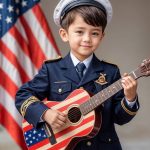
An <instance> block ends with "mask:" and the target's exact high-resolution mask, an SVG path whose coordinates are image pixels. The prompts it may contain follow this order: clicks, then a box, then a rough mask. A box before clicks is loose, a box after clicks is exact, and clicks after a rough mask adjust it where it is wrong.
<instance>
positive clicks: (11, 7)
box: [7, 5, 14, 13]
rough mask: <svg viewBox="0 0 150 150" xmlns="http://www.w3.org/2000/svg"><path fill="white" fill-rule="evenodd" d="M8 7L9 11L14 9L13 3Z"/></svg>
mask: <svg viewBox="0 0 150 150" xmlns="http://www.w3.org/2000/svg"><path fill="white" fill-rule="evenodd" d="M7 9H8V11H9V12H10V13H11V12H13V11H14V7H13V6H11V5H9V6H8V8H7Z"/></svg>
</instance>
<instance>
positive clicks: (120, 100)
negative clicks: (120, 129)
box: [112, 69, 139, 125]
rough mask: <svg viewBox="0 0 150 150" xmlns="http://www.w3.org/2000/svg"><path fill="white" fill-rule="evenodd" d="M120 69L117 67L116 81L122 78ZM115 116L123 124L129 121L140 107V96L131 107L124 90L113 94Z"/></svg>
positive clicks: (116, 121)
mask: <svg viewBox="0 0 150 150" xmlns="http://www.w3.org/2000/svg"><path fill="white" fill-rule="evenodd" d="M120 78H121V76H120V71H119V69H117V71H116V73H115V76H114V82H115V81H117V80H118V79H120ZM112 100H113V107H114V109H113V110H114V112H113V117H114V122H115V123H117V124H119V125H123V124H125V123H128V122H129V121H130V120H131V119H132V118H133V117H134V116H135V115H136V113H137V111H138V109H139V102H138V97H137V99H136V103H135V104H134V106H133V107H130V106H129V105H128V103H127V101H126V99H125V97H124V92H123V90H121V91H120V92H118V93H117V94H116V95H114V96H113V98H112Z"/></svg>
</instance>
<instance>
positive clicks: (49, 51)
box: [24, 10, 57, 59]
mask: <svg viewBox="0 0 150 150" xmlns="http://www.w3.org/2000/svg"><path fill="white" fill-rule="evenodd" d="M24 17H25V19H26V22H27V23H28V25H29V26H30V28H31V30H32V32H33V34H34V36H35V38H37V41H39V45H40V47H41V49H42V51H43V53H44V54H45V56H46V57H47V58H52V59H53V58H56V57H57V53H56V50H55V49H54V47H53V46H52V44H51V42H50V41H48V40H47V36H46V35H45V32H44V31H43V28H42V27H41V25H40V24H39V21H38V20H37V18H36V16H35V15H34V13H33V11H32V10H29V11H27V13H25V14H24Z"/></svg>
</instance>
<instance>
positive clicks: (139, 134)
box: [0, 0, 150, 150]
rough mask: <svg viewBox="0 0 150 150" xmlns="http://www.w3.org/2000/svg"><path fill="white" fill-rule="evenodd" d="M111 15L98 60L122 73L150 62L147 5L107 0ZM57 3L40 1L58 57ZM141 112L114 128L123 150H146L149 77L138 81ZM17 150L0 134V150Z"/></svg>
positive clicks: (148, 143)
mask: <svg viewBox="0 0 150 150" xmlns="http://www.w3.org/2000/svg"><path fill="white" fill-rule="evenodd" d="M110 1H111V3H112V6H113V10H114V15H113V19H112V22H111V23H110V24H109V25H108V27H107V29H106V36H105V38H104V40H103V43H102V45H101V46H100V48H99V49H98V50H97V51H96V54H97V56H98V57H99V58H100V59H104V60H106V61H109V62H111V63H115V64H117V65H118V66H119V67H120V70H121V72H122V73H124V72H130V71H132V70H133V69H135V68H137V66H138V65H139V64H140V63H141V62H142V60H143V59H145V58H150V1H149V0H110ZM57 2H58V0H55V1H54V0H53V1H52V0H43V1H42V7H43V8H44V12H45V15H46V17H47V19H48V21H49V24H50V26H51V29H52V32H53V34H54V37H55V40H56V42H57V45H58V47H59V49H61V53H62V55H63V56H65V55H66V54H67V53H68V52H69V48H68V46H66V45H65V44H64V43H62V41H61V39H60V37H59V35H58V28H57V27H56V26H55V25H54V23H53V17H52V15H53V10H54V7H55V5H56V4H57ZM138 94H139V100H140V105H141V108H140V110H139V112H138V114H137V116H136V117H135V118H134V119H133V120H132V121H131V122H130V123H129V124H127V125H124V126H121V127H120V126H117V127H116V128H117V130H118V134H119V137H120V141H121V143H122V146H123V149H124V150H141V149H143V150H149V149H150V117H149V115H150V77H148V78H141V79H140V80H139V87H138ZM10 149H11V150H19V148H18V147H17V146H16V145H15V143H13V141H12V140H11V139H10V137H9V136H8V135H7V133H6V132H5V131H1V132H0V150H10Z"/></svg>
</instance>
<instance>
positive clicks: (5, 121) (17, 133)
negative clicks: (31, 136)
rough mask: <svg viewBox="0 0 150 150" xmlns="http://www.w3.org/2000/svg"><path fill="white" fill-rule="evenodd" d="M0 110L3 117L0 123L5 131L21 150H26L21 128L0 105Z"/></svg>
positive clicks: (0, 118)
mask: <svg viewBox="0 0 150 150" xmlns="http://www.w3.org/2000/svg"><path fill="white" fill-rule="evenodd" d="M0 110H1V114H3V117H2V116H1V117H0V123H1V124H2V125H3V126H4V127H5V128H6V129H7V131H8V132H9V134H10V135H11V136H12V137H13V139H14V140H15V142H16V143H17V144H18V145H19V146H20V147H21V148H22V150H27V148H26V145H25V142H24V138H23V134H22V130H21V128H20V127H19V126H18V124H17V123H16V121H15V120H14V119H13V117H12V116H11V115H10V114H9V113H8V111H7V110H6V109H5V108H4V107H3V106H2V105H1V104H0Z"/></svg>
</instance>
